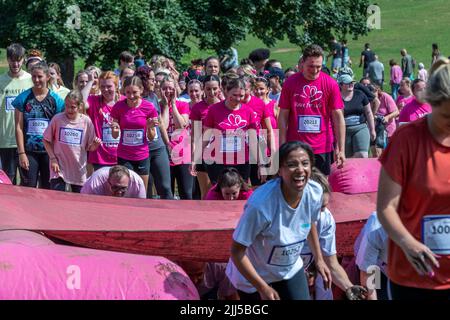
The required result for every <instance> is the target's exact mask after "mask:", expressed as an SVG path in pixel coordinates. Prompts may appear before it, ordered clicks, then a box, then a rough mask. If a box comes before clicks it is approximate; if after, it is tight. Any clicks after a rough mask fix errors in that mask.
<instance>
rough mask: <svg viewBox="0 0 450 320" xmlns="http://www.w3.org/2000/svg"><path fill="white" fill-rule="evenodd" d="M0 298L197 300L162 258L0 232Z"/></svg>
mask: <svg viewBox="0 0 450 320" xmlns="http://www.w3.org/2000/svg"><path fill="white" fill-rule="evenodd" d="M0 284H1V285H0V299H8V300H9V299H19V300H22V299H27V300H28V299H32V300H41V299H50V300H60V299H63V300H85V299H86V300H129V299H133V300H144V299H145V300H147V299H150V300H194V299H195V300H198V299H199V296H198V292H197V290H196V288H195V286H194V284H193V283H192V282H191V280H190V279H189V277H188V276H187V275H186V273H185V272H184V271H183V270H182V269H181V268H180V267H179V266H177V265H176V264H174V263H172V262H170V261H169V260H167V259H165V258H162V257H154V256H143V255H135V254H127V253H118V252H108V251H101V250H93V249H85V248H79V247H69V246H62V245H57V244H54V243H53V242H52V241H50V240H49V239H47V238H45V237H44V236H42V235H40V234H38V233H35V232H31V231H21V230H12V231H0Z"/></svg>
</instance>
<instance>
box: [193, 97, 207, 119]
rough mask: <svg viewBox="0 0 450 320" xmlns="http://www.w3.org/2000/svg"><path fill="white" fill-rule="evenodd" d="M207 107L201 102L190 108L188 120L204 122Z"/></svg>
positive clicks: (205, 103) (204, 102)
mask: <svg viewBox="0 0 450 320" xmlns="http://www.w3.org/2000/svg"><path fill="white" fill-rule="evenodd" d="M208 109H209V105H208V103H207V102H206V101H204V100H202V101H200V102H199V103H196V104H194V105H193V106H192V109H191V114H190V115H189V119H191V120H192V121H202V124H203V122H204V121H205V118H206V115H207V114H208Z"/></svg>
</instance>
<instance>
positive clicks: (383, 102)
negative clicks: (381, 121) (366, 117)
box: [377, 92, 397, 137]
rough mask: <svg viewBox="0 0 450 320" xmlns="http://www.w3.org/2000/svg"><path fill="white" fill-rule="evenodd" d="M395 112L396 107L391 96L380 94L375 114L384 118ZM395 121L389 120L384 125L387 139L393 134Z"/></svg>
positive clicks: (384, 93)
mask: <svg viewBox="0 0 450 320" xmlns="http://www.w3.org/2000/svg"><path fill="white" fill-rule="evenodd" d="M396 110H397V105H396V104H395V101H394V99H392V97H391V95H389V94H388V93H386V92H383V93H382V94H381V98H380V107H379V108H378V111H377V114H378V115H380V116H385V115H388V114H391V113H392V112H395V111H396ZM396 127H397V126H396V125H395V120H394V119H391V120H389V122H388V123H387V125H386V131H387V133H388V137H391V136H392V135H393V134H394V131H395V129H396Z"/></svg>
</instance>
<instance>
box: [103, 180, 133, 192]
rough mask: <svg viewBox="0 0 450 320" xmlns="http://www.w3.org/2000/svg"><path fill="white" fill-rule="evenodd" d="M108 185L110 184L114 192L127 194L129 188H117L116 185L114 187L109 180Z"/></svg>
mask: <svg viewBox="0 0 450 320" xmlns="http://www.w3.org/2000/svg"><path fill="white" fill-rule="evenodd" d="M108 183H109V186H110V187H111V191H112V192H126V191H127V190H128V186H126V187H124V186H116V185H113V184H112V183H111V182H109V180H108Z"/></svg>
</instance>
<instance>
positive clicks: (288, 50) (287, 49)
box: [272, 48, 299, 53]
mask: <svg viewBox="0 0 450 320" xmlns="http://www.w3.org/2000/svg"><path fill="white" fill-rule="evenodd" d="M298 51H299V49H298V48H280V49H276V50H273V51H272V52H273V53H286V52H298Z"/></svg>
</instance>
